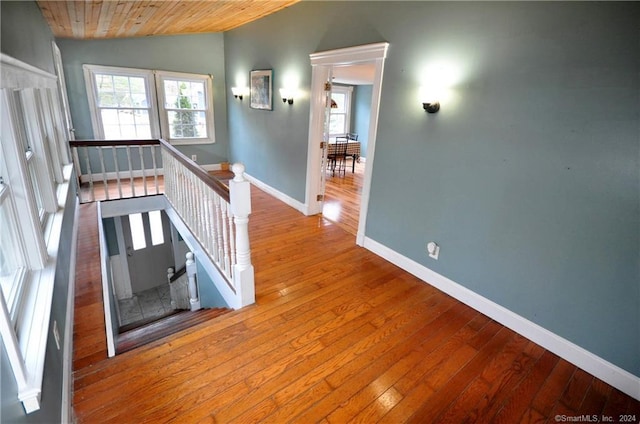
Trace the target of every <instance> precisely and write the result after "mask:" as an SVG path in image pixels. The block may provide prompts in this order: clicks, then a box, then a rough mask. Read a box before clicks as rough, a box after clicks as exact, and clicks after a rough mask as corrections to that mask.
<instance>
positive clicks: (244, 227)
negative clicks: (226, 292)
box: [229, 163, 256, 307]
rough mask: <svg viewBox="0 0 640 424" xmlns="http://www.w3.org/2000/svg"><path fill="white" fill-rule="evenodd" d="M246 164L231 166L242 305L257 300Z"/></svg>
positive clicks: (235, 270) (238, 290)
mask: <svg viewBox="0 0 640 424" xmlns="http://www.w3.org/2000/svg"><path fill="white" fill-rule="evenodd" d="M244 169H245V168H244V165H243V164H241V163H235V164H233V166H232V167H231V170H232V171H233V173H234V175H235V176H234V177H233V180H231V181H229V196H230V201H231V212H232V213H233V222H234V224H235V227H236V234H235V236H236V263H235V265H234V266H233V282H234V286H235V289H236V294H237V295H238V297H239V299H240V306H241V307H242V306H246V305H251V304H252V303H255V301H256V299H255V298H256V293H255V285H254V277H253V265H252V264H251V249H250V248H249V215H250V214H251V184H250V183H249V181H247V180H246V179H245V178H244Z"/></svg>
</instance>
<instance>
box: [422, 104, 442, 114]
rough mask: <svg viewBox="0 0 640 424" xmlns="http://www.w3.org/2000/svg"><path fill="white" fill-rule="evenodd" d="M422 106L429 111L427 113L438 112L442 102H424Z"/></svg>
mask: <svg viewBox="0 0 640 424" xmlns="http://www.w3.org/2000/svg"><path fill="white" fill-rule="evenodd" d="M422 108H423V109H424V110H426V111H427V113H436V112H437V111H439V110H440V102H437V101H436V102H429V103H425V102H423V103H422Z"/></svg>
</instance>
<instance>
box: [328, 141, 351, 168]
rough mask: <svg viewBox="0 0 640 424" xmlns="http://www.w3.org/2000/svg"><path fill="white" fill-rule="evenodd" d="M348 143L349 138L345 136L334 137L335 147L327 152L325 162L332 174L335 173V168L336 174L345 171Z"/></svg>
mask: <svg viewBox="0 0 640 424" xmlns="http://www.w3.org/2000/svg"><path fill="white" fill-rule="evenodd" d="M348 145H349V139H348V138H347V137H336V142H335V144H334V146H335V149H333V151H331V152H330V153H329V154H327V163H328V165H329V167H330V168H331V171H332V175H334V176H335V175H336V169H337V170H338V175H340V173H341V172H342V174H343V175H344V173H345V171H346V164H347V146H348Z"/></svg>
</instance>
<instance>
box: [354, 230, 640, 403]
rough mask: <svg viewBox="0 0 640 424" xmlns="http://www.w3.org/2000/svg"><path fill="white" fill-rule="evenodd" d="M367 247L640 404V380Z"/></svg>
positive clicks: (370, 244)
mask: <svg viewBox="0 0 640 424" xmlns="http://www.w3.org/2000/svg"><path fill="white" fill-rule="evenodd" d="M364 247H365V248H366V249H368V250H370V251H372V252H373V253H375V254H377V255H379V256H381V257H383V258H385V259H386V260H388V261H389V262H391V263H393V264H395V265H397V266H399V267H400V268H402V269H404V270H405V271H407V272H409V273H411V274H413V275H415V276H416V277H418V278H420V279H421V280H423V281H425V282H427V284H430V285H432V286H433V287H435V288H437V289H439V290H441V291H443V292H445V293H447V294H448V295H450V296H452V297H454V298H455V299H457V300H459V301H460V302H462V303H464V304H466V305H468V306H470V307H472V308H473V309H475V310H477V311H478V312H481V313H483V314H484V315H486V316H488V317H489V318H491V319H493V320H495V321H497V322H499V323H500V324H502V325H504V326H505V327H507V328H510V329H511V330H513V331H515V332H517V333H518V334H521V335H522V336H524V337H526V338H528V339H529V340H531V341H533V342H534V343H537V344H538V345H540V346H542V347H543V348H545V349H547V350H549V351H550V352H553V353H555V354H556V355H558V356H560V357H561V358H563V359H565V360H566V361H568V362H570V363H572V364H574V365H575V366H577V367H579V368H581V369H583V370H584V371H586V372H588V373H590V374H592V375H594V376H595V377H597V378H599V379H601V380H602V381H604V382H606V383H608V384H610V385H611V386H613V387H615V388H617V389H618V390H620V391H622V392H624V393H626V394H628V395H629V396H631V397H633V398H634V399H637V400H640V377H638V376H635V375H633V374H631V373H630V372H628V371H626V370H623V369H622V368H620V367H618V366H616V365H614V364H612V363H610V362H608V361H606V360H604V359H602V358H601V357H599V356H597V355H595V354H593V353H591V352H589V351H587V350H586V349H584V348H582V347H580V346H578V345H576V344H575V343H572V342H570V341H568V340H566V339H564V338H563V337H561V336H559V335H557V334H555V333H552V332H551V331H549V330H547V329H545V328H543V327H541V326H539V325H538V324H536V323H534V322H532V321H529V320H528V319H526V318H524V317H522V316H520V315H518V314H516V313H514V312H512V311H510V310H508V309H506V308H504V307H502V306H500V305H498V304H497V303H495V302H493V301H491V300H489V299H487V298H485V297H483V296H481V295H479V294H477V293H475V292H473V291H471V290H469V289H467V288H465V287H463V286H461V285H460V284H458V283H456V282H455V281H452V280H450V279H448V278H447V277H445V276H443V275H441V274H438V273H437V272H435V271H432V270H431V269H429V268H427V267H425V266H423V265H421V264H419V263H417V262H415V261H414V260H412V259H409V258H407V257H406V256H403V255H401V254H399V253H398V252H396V251H394V250H391V249H390V248H388V247H387V246H384V245H382V244H380V243H378V242H376V241H375V240H372V239H370V238H368V237H365V241H364Z"/></svg>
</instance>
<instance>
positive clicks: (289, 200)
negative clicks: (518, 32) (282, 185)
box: [244, 172, 308, 215]
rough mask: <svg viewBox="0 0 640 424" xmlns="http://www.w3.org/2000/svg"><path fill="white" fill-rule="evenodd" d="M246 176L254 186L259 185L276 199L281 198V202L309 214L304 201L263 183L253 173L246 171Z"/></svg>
mask: <svg viewBox="0 0 640 424" xmlns="http://www.w3.org/2000/svg"><path fill="white" fill-rule="evenodd" d="M244 176H245V178H246V179H247V180H249V182H250V183H251V184H253V185H254V186H256V187H258V188H259V189H260V190H262V191H265V192H267V193H268V194H270V195H272V196H273V197H275V198H276V199H278V200H280V201H281V202H284V203H286V204H287V205H289V206H291V207H292V208H294V209H296V210H298V211H300V212H302V213H303V214H305V215H308V213H307V205H305V204H304V203H301V202H299V201H297V200H296V199H294V198H292V197H289V196H287V195H286V194H284V193H283V192H281V191H278V190H276V189H275V188H273V187H271V186H270V185H268V184H265V183H263V182H262V181H260V180H258V179H256V178H255V177H252V176H251V175H249V174H247V173H246V172H245V174H244Z"/></svg>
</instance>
